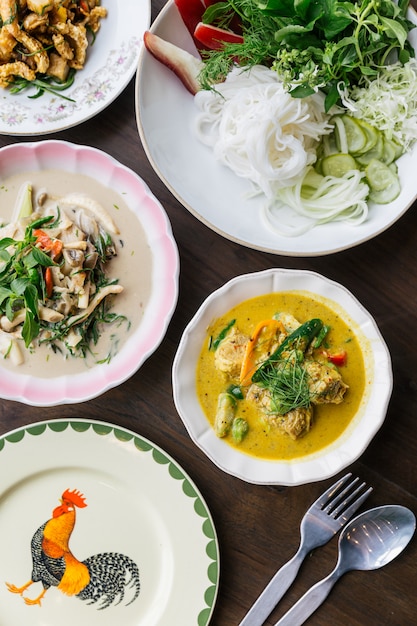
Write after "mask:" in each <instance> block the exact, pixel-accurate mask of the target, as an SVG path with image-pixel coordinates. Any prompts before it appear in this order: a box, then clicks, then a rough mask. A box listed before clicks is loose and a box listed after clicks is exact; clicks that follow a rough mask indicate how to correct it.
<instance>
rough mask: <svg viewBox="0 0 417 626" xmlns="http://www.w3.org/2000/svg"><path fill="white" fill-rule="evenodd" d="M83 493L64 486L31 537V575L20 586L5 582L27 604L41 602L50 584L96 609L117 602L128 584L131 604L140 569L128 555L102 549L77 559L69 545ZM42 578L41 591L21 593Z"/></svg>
mask: <svg viewBox="0 0 417 626" xmlns="http://www.w3.org/2000/svg"><path fill="white" fill-rule="evenodd" d="M86 506H87V504H86V502H85V497H84V496H83V494H82V493H80V492H79V491H78V490H76V489H74V490H73V491H70V490H69V489H67V490H66V491H64V493H63V494H62V498H61V504H60V506H58V507H56V508H55V509H54V510H53V512H52V518H51V519H50V520H48V521H47V522H45V523H44V524H42V526H41V527H40V528H38V530H37V531H36V533H35V534H34V535H33V537H32V541H31V551H32V563H33V569H32V576H31V579H30V580H29V581H28V582H27V583H26V584H25V585H23V586H22V587H16V586H15V585H13V584H10V583H6V585H7V587H8V589H9V591H11V592H12V593H19V594H20V595H21V596H22V597H23V599H24V601H25V602H26V604H30V605H36V604H37V605H39V606H40V605H41V600H42V598H43V597H44V595H45V593H46V592H47V591H48V589H49V588H50V587H52V586H54V587H57V588H58V589H59V590H60V591H62V593H64V594H66V595H68V596H76V597H77V598H80V599H81V600H85V601H87V603H88V604H94V603H96V602H99V606H98V608H99V609H105V608H107V607H108V606H110V605H111V604H113V603H115V604H119V603H120V602H121V601H122V600H123V599H124V596H125V592H126V590H127V589H128V588H131V589H134V591H133V592H132V593H133V598H132V599H131V600H130V601H129V602H127V604H131V603H132V602H134V600H136V598H137V597H138V595H139V592H140V579H139V569H138V567H137V565H136V563H134V561H132V559H130V558H129V557H128V556H125V555H124V554H119V553H116V552H105V553H102V554H96V555H94V556H91V557H89V558H88V559H86V560H85V561H82V562H81V561H79V560H78V559H77V558H76V557H75V556H74V555H73V554H72V552H71V550H70V548H69V539H70V536H71V533H72V531H73V529H74V526H75V519H76V514H75V508H76V507H78V508H84V507H86ZM36 582H41V583H42V585H43V590H42V592H41V593H40V594H39V595H38V596H37V597H36V598H33V599H31V598H28V597H25V596H24V595H23V594H24V592H25V591H26V589H28V587H30V585H32V584H33V583H36Z"/></svg>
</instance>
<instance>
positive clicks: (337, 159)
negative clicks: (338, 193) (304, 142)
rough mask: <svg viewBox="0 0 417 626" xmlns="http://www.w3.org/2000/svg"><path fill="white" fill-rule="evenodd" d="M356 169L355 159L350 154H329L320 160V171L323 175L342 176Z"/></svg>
mask: <svg viewBox="0 0 417 626" xmlns="http://www.w3.org/2000/svg"><path fill="white" fill-rule="evenodd" d="M357 169H358V166H357V164H356V162H355V159H354V158H353V157H352V156H351V155H350V154H341V153H340V154H331V155H330V156H328V157H325V158H324V159H323V160H322V162H321V171H322V173H323V174H324V176H335V177H336V178H342V176H344V175H345V174H346V173H347V172H351V171H352V170H357Z"/></svg>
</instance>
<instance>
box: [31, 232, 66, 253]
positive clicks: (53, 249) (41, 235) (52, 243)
mask: <svg viewBox="0 0 417 626" xmlns="http://www.w3.org/2000/svg"><path fill="white" fill-rule="evenodd" d="M33 234H34V235H35V237H36V245H37V246H38V247H39V248H41V250H43V251H44V252H50V253H51V258H52V259H53V260H55V259H57V258H58V257H59V256H60V254H61V252H62V248H63V244H62V241H60V240H59V239H51V237H50V236H49V235H48V234H47V233H46V232H45V231H44V230H41V229H40V228H37V229H36V230H34V231H33Z"/></svg>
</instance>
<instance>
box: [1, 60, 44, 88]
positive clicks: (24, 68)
mask: <svg viewBox="0 0 417 626" xmlns="http://www.w3.org/2000/svg"><path fill="white" fill-rule="evenodd" d="M15 76H21V77H22V78H26V80H35V78H36V73H35V72H34V71H33V70H31V69H30V67H29V66H28V65H26V63H23V62H22V61H14V63H4V64H3V65H0V87H7V86H8V85H9V84H10V82H11V81H12V80H13V78H14V77H15Z"/></svg>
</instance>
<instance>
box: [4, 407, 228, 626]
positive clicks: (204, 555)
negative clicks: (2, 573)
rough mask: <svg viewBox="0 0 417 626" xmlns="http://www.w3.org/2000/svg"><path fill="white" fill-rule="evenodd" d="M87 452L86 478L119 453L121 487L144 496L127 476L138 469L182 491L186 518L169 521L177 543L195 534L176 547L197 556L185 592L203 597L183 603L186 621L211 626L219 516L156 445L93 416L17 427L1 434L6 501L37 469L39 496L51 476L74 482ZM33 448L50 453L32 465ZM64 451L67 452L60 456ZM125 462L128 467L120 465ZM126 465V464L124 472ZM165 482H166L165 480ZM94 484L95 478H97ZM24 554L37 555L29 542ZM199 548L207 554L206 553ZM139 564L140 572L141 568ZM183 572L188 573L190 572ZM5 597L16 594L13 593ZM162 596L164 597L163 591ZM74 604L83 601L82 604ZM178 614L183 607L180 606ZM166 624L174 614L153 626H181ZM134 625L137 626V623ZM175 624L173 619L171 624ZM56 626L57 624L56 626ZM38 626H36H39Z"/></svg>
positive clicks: (177, 496)
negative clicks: (216, 520)
mask: <svg viewBox="0 0 417 626" xmlns="http://www.w3.org/2000/svg"><path fill="white" fill-rule="evenodd" d="M79 446H81V458H80V459H79V461H80V464H82V463H85V467H84V471H85V472H86V473H87V472H88V471H90V470H92V471H93V470H95V469H96V470H97V472H105V471H106V468H108V467H109V464H110V465H111V453H114V455H115V456H116V457H117V459H118V462H119V465H113V466H112V469H111V471H112V473H114V475H115V485H117V484H118V483H117V481H120V485H121V488H122V487H123V480H124V479H126V485H125V489H126V490H127V489H128V488H129V489H131V490H132V489H135V488H137V493H136V496H135V497H138V498H140V497H141V492H140V489H141V485H140V484H139V486H138V481H136V482H135V478H134V476H132V475H131V474H129V476H127V475H126V476H125V475H124V474H123V472H124V471H125V473H126V474H127V473H128V472H129V471H131V470H132V469H133V470H135V467H136V468H137V471H138V472H140V471H143V470H145V471H146V481H148V480H149V482H150V483H152V480H154V481H155V487H156V488H159V489H161V490H165V491H166V496H165V497H168V492H167V490H169V491H170V492H171V491H174V495H173V496H172V499H173V500H174V501H175V502H176V503H177V507H176V509H178V511H179V512H178V514H177V513H173V519H172V520H170V519H167V520H166V525H167V527H168V530H169V532H171V533H172V537H171V540H172V541H173V542H176V541H178V542H179V541H180V540H181V539H182V540H183V539H184V537H183V535H184V536H185V538H186V540H187V538H188V536H189V537H190V540H189V541H190V545H189V546H181V547H180V546H179V545H176V546H175V547H174V548H175V555H176V557H178V556H179V555H180V553H181V554H182V553H183V552H184V553H187V551H188V552H190V551H192V554H190V555H188V558H192V560H193V567H192V568H189V570H188V571H187V575H189V579H188V580H187V581H182V582H181V586H183V592H184V594H185V593H186V591H187V589H189V590H191V591H192V588H193V583H194V587H195V591H196V593H197V594H199V596H198V599H197V598H195V596H193V599H192V600H191V599H190V602H189V603H187V602H183V599H182V601H181V604H180V606H181V607H182V608H183V610H184V614H183V618H184V621H183V623H187V624H190V625H191V624H195V626H206V625H207V624H208V623H209V622H210V620H211V617H212V614H213V611H214V607H215V603H216V599H217V594H218V588H219V576H220V560H219V558H220V557H219V543H218V538H217V533H216V529H215V526H214V522H213V518H212V516H211V513H210V511H209V509H208V506H207V503H206V502H205V500H204V498H203V496H202V494H201V492H200V490H199V489H198V487H197V486H196V484H195V482H194V481H193V480H192V479H191V478H190V476H189V475H188V474H187V472H186V471H185V470H184V469H183V468H182V467H181V465H180V464H179V463H178V462H177V461H176V460H175V459H173V457H172V456H171V455H170V454H168V453H167V452H166V451H165V450H163V449H162V448H161V447H160V446H158V445H157V444H155V443H153V442H152V441H150V440H149V439H147V438H145V437H143V436H141V435H139V434H137V433H136V432H134V431H132V430H130V429H128V428H124V427H121V426H117V425H115V424H112V423H109V422H105V421H98V420H93V419H85V418H58V419H54V420H44V421H40V422H37V423H33V424H28V425H26V426H22V427H19V428H16V429H14V430H12V431H9V432H7V433H5V434H3V435H1V436H0V463H2V462H7V467H6V468H5V471H6V473H7V480H6V481H5V484H4V485H3V489H2V494H0V502H1V501H2V500H3V499H4V498H7V497H8V496H9V495H10V493H11V492H13V489H16V490H19V488H20V487H21V485H22V484H24V481H25V479H26V478H27V479H28V480H32V472H33V471H35V472H37V474H35V475H36V479H35V480H37V481H38V482H39V483H40V486H38V487H36V484H37V483H36V482H35V491H36V489H38V491H39V490H40V489H41V486H42V481H43V478H44V477H45V476H47V475H48V474H52V479H53V474H54V473H55V472H56V473H58V472H61V473H62V472H63V473H65V472H66V471H68V475H69V476H71V472H74V471H75V470H74V468H73V467H72V466H73V465H74V464H73V462H71V457H72V458H77V456H76V455H77V451H78V450H79ZM32 449H33V452H34V453H35V454H36V452H37V453H39V452H40V451H42V452H43V453H44V454H43V455H42V456H41V457H39V456H38V457H37V458H36V460H32V461H31V460H30V454H29V455H28V451H31V450H32ZM59 449H60V452H57V450H59ZM101 450H103V452H104V454H102V453H101ZM86 451H87V454H89V452H90V451H91V457H90V456H88V457H87V456H83V455H85V454H86ZM6 459H7V461H6ZM121 460H122V462H120V461H121ZM123 460H125V463H126V465H125V467H124V468H123ZM77 461H78V459H77ZM159 476H160V479H159V478H158V477H159ZM59 480H61V479H59ZM92 480H95V478H94V479H92ZM97 480H98V481H99V480H100V479H99V478H97ZM6 483H7V486H6ZM151 487H152V484H151V485H150V486H149V492H148V491H146V494H144V495H145V496H147V497H149V495H150V494H151V498H154V499H155V500H154V502H151V504H153V505H154V506H155V508H156V509H158V507H159V508H160V514H161V515H162V514H166V511H165V510H164V508H163V504H162V503H161V502H160V501H161V500H162V499H163V498H164V493H163V492H162V493H160V492H158V491H157V489H156V491H155V493H154V495H152V489H151ZM142 488H143V485H142ZM59 495H60V494H59V493H58V494H56V496H58V498H59ZM171 495H172V494H171ZM51 496H52V498H51V504H54V503H55V502H56V503H57V504H58V503H59V501H58V498H57V497H54V496H55V493H54V492H52V493H51ZM170 497H171V496H170ZM87 501H88V500H87ZM126 508H128V504H126ZM35 509H36V506H35ZM79 515H81V514H79ZM174 518H175V519H174ZM179 518H183V519H182V522H183V525H184V530H183V531H181V532H178V528H175V529H174V528H169V527H170V525H172V524H174V523H177V522H178V519H179ZM35 519H36V518H35ZM77 519H78V517H77ZM78 523H80V522H78ZM35 530H36V526H35V527H34V528H33V531H35ZM187 531H188V532H187ZM14 532H15V533H16V529H14ZM90 532H91V529H90ZM196 536H197V539H198V545H193V542H194V543H195V544H197V542H196ZM129 541H130V542H132V541H134V538H133V537H130V538H129ZM161 541H162V539H161ZM24 549H25V550H27V551H29V552H30V547H29V545H26V544H24ZM198 550H200V551H199V552H198ZM4 565H5V563H4V562H3V567H4ZM138 565H139V569H140V563H138ZM181 571H182V573H184V571H183V570H182V569H181ZM22 574H23V576H25V575H26V574H27V572H26V571H23V572H22ZM141 587H142V588H143V581H141ZM141 592H142V591H141ZM3 593H4V592H3ZM5 593H8V592H7V591H6V592H5ZM154 593H157V592H156V591H155V592H154ZM165 593H166V595H167V597H168V596H169V593H170V589H166V590H165ZM10 597H11V598H12V601H15V602H18V603H19V604H20V603H22V604H23V602H22V599H21V598H20V597H19V596H17V597H16V596H10ZM139 600H140V594H139V598H138V601H139ZM155 601H157V602H158V603H160V604H163V598H160V597H159V596H158V597H157V598H156V600H155ZM74 602H78V601H77V600H75V599H74ZM3 606H4V604H3ZM68 606H70V605H68ZM34 608H35V609H36V608H37V607H30V609H32V611H33V609H34ZM42 608H43V607H42ZM176 609H178V606H177V607H176ZM167 610H168V612H169V610H171V609H170V608H169V606H168V609H167ZM188 611H189V612H188ZM35 612H36V611H35ZM96 613H97V614H98V616H99V615H100V613H101V611H96V609H95V608H92V615H91V617H92V620H93V621H92V626H93V625H94V623H97V624H99V623H103V622H102V621H101V618H100V619H98V618H97V619H98V621H97V619H96V620H94V617H95V614H96ZM193 615H194V617H195V619H194V618H193ZM121 616H122V614H121ZM44 617H45V616H44V615H43V616H42V617H39V619H41V622H40V623H42V624H45V622H44V621H43V618H44ZM114 617H115V614H114V613H113V618H112V619H114ZM174 617H176V615H175V616H174ZM166 618H167V615H166V612H165V611H164V614H163V615H162V617H160V619H161V621H159V619H158V620H157V621H155V622H154V623H152V626H170V624H172V623H174V622H175V619H173V616H172V615H171V618H168V619H166ZM63 619H65V623H68V624H69V623H73V622H72V621H71V618H70V619H69V621H68V622H67V621H66V617H65V618H64V617H63ZM133 619H134V622H135V624H136V619H135V618H133ZM172 619H173V621H171V620H172ZM50 623H51V624H52V623H53V622H50ZM104 623H107V622H104ZM110 623H111V622H110ZM132 624H133V622H132ZM16 626H17V625H16ZM33 626H36V625H35V624H34V625H33ZM63 626H64V624H63Z"/></svg>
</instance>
